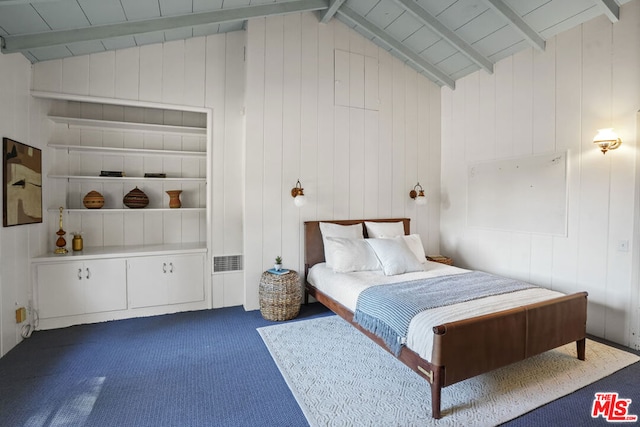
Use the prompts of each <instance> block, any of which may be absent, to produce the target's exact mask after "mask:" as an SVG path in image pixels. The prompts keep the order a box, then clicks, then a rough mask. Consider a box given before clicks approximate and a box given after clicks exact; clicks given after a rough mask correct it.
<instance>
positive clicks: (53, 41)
mask: <svg viewBox="0 0 640 427" xmlns="http://www.w3.org/2000/svg"><path fill="white" fill-rule="evenodd" d="M0 1H2V0H0ZM1 5H2V3H0V6H1ZM328 7H329V1H328V0H295V1H288V2H280V3H269V4H261V5H256V6H246V7H238V8H233V9H220V10H215V11H209V12H200V13H192V14H188V15H175V16H167V17H161V18H154V19H146V20H140V21H128V22H122V23H118V24H108V25H95V26H91V27H84V28H75V29H72V30H58V31H49V32H43V33H35V34H21V35H15V36H1V37H2V52H3V53H14V52H24V51H28V50H30V49H35V48H41V47H51V46H60V45H66V44H69V43H75V42H80V41H87V40H104V39H109V38H113V37H121V36H131V35H137V34H143V33H153V32H156V31H166V30H172V29H175V28H183V27H196V26H199V25H207V24H221V23H225V22H237V21H245V20H247V19H251V18H260V17H265V16H272V15H285V14H288V13H297V12H307V11H315V10H324V9H327V8H328Z"/></svg>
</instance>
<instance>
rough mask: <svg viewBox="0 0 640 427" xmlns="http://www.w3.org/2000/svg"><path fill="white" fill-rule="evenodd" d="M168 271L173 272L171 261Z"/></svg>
mask: <svg viewBox="0 0 640 427" xmlns="http://www.w3.org/2000/svg"><path fill="white" fill-rule="evenodd" d="M169 273H173V263H172V262H170V263H169Z"/></svg>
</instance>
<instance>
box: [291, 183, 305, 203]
mask: <svg viewBox="0 0 640 427" xmlns="http://www.w3.org/2000/svg"><path fill="white" fill-rule="evenodd" d="M291 197H293V204H294V205H296V206H297V207H302V206H304V204H305V203H307V198H306V197H304V188H302V184H300V180H298V182H296V186H295V187H293V188H292V189H291Z"/></svg>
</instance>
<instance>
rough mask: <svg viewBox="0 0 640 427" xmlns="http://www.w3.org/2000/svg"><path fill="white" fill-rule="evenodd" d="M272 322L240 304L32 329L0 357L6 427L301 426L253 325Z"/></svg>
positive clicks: (311, 310)
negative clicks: (32, 332)
mask: <svg viewBox="0 0 640 427" xmlns="http://www.w3.org/2000/svg"><path fill="white" fill-rule="evenodd" d="M323 314H327V312H326V310H325V309H323V308H322V307H320V306H319V304H313V305H311V306H309V307H304V308H303V310H302V312H301V315H300V316H299V317H298V319H305V318H306V319H308V318H311V317H314V316H317V315H323ZM275 323H276V322H269V321H266V320H264V319H263V318H262V317H261V315H260V312H259V311H252V312H245V311H244V310H243V309H242V308H240V307H233V308H225V309H218V310H205V311H197V312H189V313H178V314H172V315H166V316H155V317H147V318H139V319H129V320H121V321H114V322H106V323H97V324H92V325H80V326H73V327H70V328H63V329H57V330H50V331H42V332H34V334H33V335H32V337H31V338H29V339H28V340H25V341H23V342H22V343H21V344H19V345H18V346H17V347H15V348H14V349H12V350H11V351H10V352H9V353H7V355H5V357H3V358H2V359H0V425H1V426H26V425H29V426H50V425H74V426H154V427H158V426H304V425H306V424H307V423H306V420H305V418H304V415H303V414H302V412H301V411H300V409H299V407H298V406H297V404H296V403H295V399H294V398H293V396H292V395H291V392H290V391H289V388H288V387H287V385H286V383H285V382H284V380H283V379H282V377H281V376H280V373H279V371H278V368H277V367H276V366H275V364H274V363H273V360H272V359H271V356H270V354H269V352H268V350H267V349H266V347H265V346H264V344H263V342H262V339H261V338H260V336H259V334H258V332H257V331H256V328H258V327H261V326H266V325H269V324H275Z"/></svg>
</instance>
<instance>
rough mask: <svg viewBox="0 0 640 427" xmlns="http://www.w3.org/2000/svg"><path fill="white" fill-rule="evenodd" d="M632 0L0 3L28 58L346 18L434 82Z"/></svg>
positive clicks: (8, 38) (5, 45)
mask: <svg viewBox="0 0 640 427" xmlns="http://www.w3.org/2000/svg"><path fill="white" fill-rule="evenodd" d="M629 1H636V0H287V1H285V0H271V1H266V0H31V1H28V0H0V37H1V38H2V40H0V42H1V43H2V44H1V47H2V52H3V53H12V52H21V53H22V54H23V55H24V56H26V57H27V58H28V59H29V60H30V61H31V62H38V61H46V60H50V59H58V58H64V57H69V56H75V55H85V54H89V53H96V52H102V51H107V50H114V49H121V48H128V47H133V46H140V45H145V44H150V43H159V42H165V41H171V40H179V39H187V38H190V37H198V36H205V35H210V34H217V33H224V32H228V31H238V30H242V29H243V28H244V26H245V23H246V21H247V20H248V19H250V18H255V17H264V16H270V15H282V14H287V13H296V12H303V11H314V12H315V13H316V15H317V17H318V21H319V22H322V23H326V22H328V21H329V20H331V19H338V20H340V21H342V22H344V23H345V24H346V25H348V26H349V27H351V28H353V29H354V30H355V31H357V32H359V33H361V34H362V35H364V37H366V38H368V39H370V40H372V41H373V42H374V43H376V44H377V45H379V46H382V47H383V48H385V49H387V50H388V51H390V52H391V53H392V54H393V55H395V56H397V57H399V58H401V59H402V60H403V61H406V62H407V63H408V64H409V65H411V66H412V67H413V68H415V69H416V70H418V71H419V72H421V73H423V74H424V75H426V76H427V77H428V78H429V79H431V80H433V81H434V82H436V83H438V84H439V85H441V86H449V87H454V86H455V81H456V79H458V78H460V77H463V76H465V75H467V74H470V73H472V72H474V71H476V70H478V69H484V70H486V71H487V72H489V73H492V72H493V65H494V63H495V62H496V61H498V60H500V59H502V58H505V57H507V56H509V55H512V54H513V53H515V52H517V51H519V50H522V49H525V48H529V47H533V48H535V49H539V50H544V48H545V40H546V39H548V38H550V37H552V36H554V35H556V34H557V33H559V32H561V31H565V30H567V29H569V28H572V27H574V26H576V25H579V24H581V23H583V22H585V21H588V20H590V19H593V18H595V17H597V16H599V15H605V16H606V17H607V18H608V19H609V20H611V22H613V23H615V22H617V21H618V20H619V19H620V5H621V4H624V3H627V2H629Z"/></svg>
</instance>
